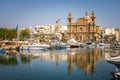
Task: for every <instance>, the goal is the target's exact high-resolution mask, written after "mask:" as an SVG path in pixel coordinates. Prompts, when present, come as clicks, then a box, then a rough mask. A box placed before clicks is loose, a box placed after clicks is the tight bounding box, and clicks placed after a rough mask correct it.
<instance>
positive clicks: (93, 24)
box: [91, 10, 97, 41]
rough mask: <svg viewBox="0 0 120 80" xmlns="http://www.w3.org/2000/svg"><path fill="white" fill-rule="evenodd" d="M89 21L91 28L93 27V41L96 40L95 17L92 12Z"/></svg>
mask: <svg viewBox="0 0 120 80" xmlns="http://www.w3.org/2000/svg"><path fill="white" fill-rule="evenodd" d="M91 19H92V26H93V35H92V36H93V39H94V41H95V40H96V39H95V32H96V31H97V28H96V17H95V13H94V10H92V15H91Z"/></svg>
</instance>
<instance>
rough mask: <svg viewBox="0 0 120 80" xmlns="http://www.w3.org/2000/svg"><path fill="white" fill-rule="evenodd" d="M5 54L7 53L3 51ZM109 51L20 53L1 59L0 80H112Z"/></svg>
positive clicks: (106, 49)
mask: <svg viewBox="0 0 120 80" xmlns="http://www.w3.org/2000/svg"><path fill="white" fill-rule="evenodd" d="M6 52H7V51H6ZM119 54H120V51H119V50H118V51H116V50H112V49H109V48H87V49H84V48H83V49H62V50H21V51H8V52H7V54H4V55H0V80H112V78H113V77H112V76H111V75H110V73H111V72H112V71H114V70H115V69H116V68H117V67H116V66H115V65H113V64H110V63H108V62H107V61H106V59H108V58H110V57H112V56H116V55H119Z"/></svg>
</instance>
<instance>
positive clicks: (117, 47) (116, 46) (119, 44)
mask: <svg viewBox="0 0 120 80" xmlns="http://www.w3.org/2000/svg"><path fill="white" fill-rule="evenodd" d="M112 47H113V49H119V50H120V42H119V43H114V44H113V45H112Z"/></svg>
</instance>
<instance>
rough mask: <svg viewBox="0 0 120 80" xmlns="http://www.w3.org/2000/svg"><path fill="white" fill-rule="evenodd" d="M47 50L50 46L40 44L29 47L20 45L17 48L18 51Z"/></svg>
mask: <svg viewBox="0 0 120 80" xmlns="http://www.w3.org/2000/svg"><path fill="white" fill-rule="evenodd" d="M48 48H50V45H47V44H40V43H33V44H31V45H22V46H20V47H19V49H20V50H31V49H48Z"/></svg>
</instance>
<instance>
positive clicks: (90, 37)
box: [67, 10, 100, 42]
mask: <svg viewBox="0 0 120 80" xmlns="http://www.w3.org/2000/svg"><path fill="white" fill-rule="evenodd" d="M67 20H68V21H67V35H68V37H69V38H74V39H75V40H77V41H80V42H85V41H98V40H99V31H100V26H96V16H95V13H94V10H92V14H91V16H90V15H89V14H88V12H86V14H85V16H84V17H83V18H78V19H77V20H76V21H75V22H73V17H72V13H71V12H69V14H68V18H67Z"/></svg>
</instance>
